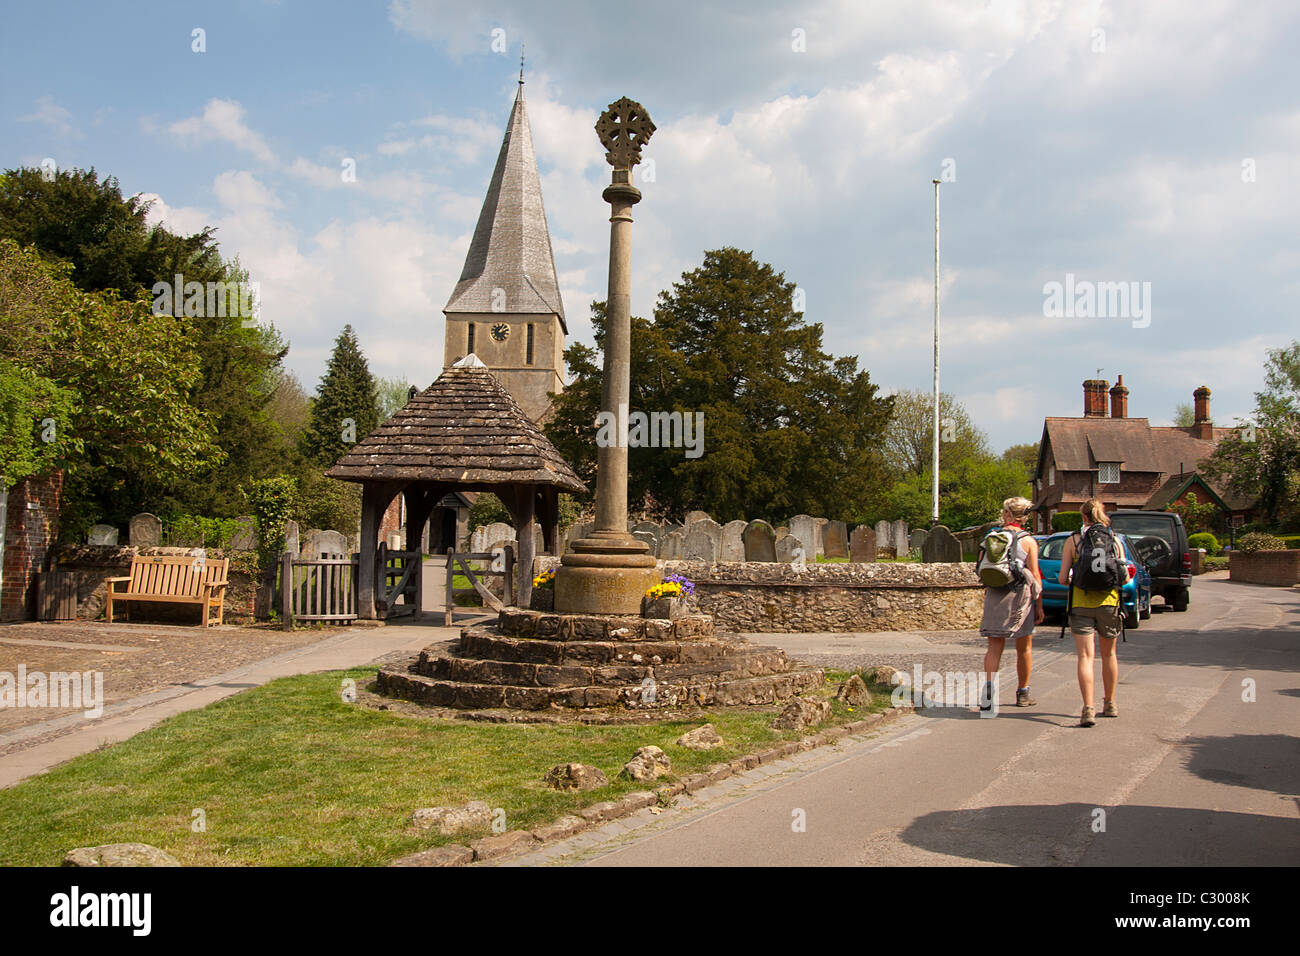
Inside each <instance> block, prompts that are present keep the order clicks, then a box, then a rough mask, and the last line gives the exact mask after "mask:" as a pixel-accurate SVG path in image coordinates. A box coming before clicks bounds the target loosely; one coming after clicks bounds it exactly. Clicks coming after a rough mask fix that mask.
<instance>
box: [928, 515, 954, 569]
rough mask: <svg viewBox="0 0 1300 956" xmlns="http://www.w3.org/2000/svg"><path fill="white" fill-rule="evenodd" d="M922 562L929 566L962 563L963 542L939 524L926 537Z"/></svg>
mask: <svg viewBox="0 0 1300 956" xmlns="http://www.w3.org/2000/svg"><path fill="white" fill-rule="evenodd" d="M921 560H922V561H925V562H926V563H928V564H939V563H951V564H955V563H958V562H960V561H961V542H960V541H958V540H957V539H956V538H954V537H953V536H952V532H951V531H949V530H948V529H947V528H946V527H944V526H943V525H941V524H937V525H935V526H934V527H933V528H931V529H930V533H929V534H927V535H926V536H925V544H924V545H923V546H922V548H921Z"/></svg>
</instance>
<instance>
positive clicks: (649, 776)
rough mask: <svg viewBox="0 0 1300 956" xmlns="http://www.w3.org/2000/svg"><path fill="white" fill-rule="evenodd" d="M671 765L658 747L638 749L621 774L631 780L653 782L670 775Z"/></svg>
mask: <svg viewBox="0 0 1300 956" xmlns="http://www.w3.org/2000/svg"><path fill="white" fill-rule="evenodd" d="M672 769H673V763H672V761H671V760H669V759H668V755H667V754H666V753H664V752H663V751H662V750H660V749H659V748H658V747H655V746H653V745H652V746H649V747H638V748H637V751H636V753H634V754H633V755H632V759H631V760H629V761H628V762H627V763H625V764H624V765H623V773H624V774H625V775H626V776H627V777H629V778H631V779H632V780H654V779H656V778H658V777H662V776H663V775H664V774H666V773H670V772H671V771H672Z"/></svg>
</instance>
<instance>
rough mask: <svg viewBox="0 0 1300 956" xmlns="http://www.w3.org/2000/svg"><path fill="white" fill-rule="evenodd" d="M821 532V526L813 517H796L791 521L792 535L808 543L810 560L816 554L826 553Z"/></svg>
mask: <svg viewBox="0 0 1300 956" xmlns="http://www.w3.org/2000/svg"><path fill="white" fill-rule="evenodd" d="M820 531H821V526H820V525H818V524H817V519H816V518H814V517H812V516H811V515H795V516H794V517H793V518H791V519H790V533H791V534H792V535H794V536H795V537H796V538H798V539H799V540H800V541H806V542H807V545H806V546H807V549H808V556H809V559H811V558H812V556H813V554H814V553H816V554H825V553H826V551H825V548H824V547H823V545H822V536H821V534H820V533H819V532H820Z"/></svg>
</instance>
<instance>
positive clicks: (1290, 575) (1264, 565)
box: [1228, 551, 1300, 587]
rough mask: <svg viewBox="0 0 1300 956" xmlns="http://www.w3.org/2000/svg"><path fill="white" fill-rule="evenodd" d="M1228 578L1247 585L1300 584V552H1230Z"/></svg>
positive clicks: (1283, 585)
mask: <svg viewBox="0 0 1300 956" xmlns="http://www.w3.org/2000/svg"><path fill="white" fill-rule="evenodd" d="M1228 577H1229V578H1230V579H1231V580H1233V581H1243V582H1245V583H1246V584H1272V585H1275V586H1278V587H1293V586H1294V585H1297V584H1300V551H1250V552H1246V551H1229V552H1228Z"/></svg>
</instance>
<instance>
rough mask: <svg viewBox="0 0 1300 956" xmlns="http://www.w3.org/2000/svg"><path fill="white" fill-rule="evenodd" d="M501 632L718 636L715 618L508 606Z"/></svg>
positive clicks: (556, 637)
mask: <svg viewBox="0 0 1300 956" xmlns="http://www.w3.org/2000/svg"><path fill="white" fill-rule="evenodd" d="M496 629H497V631H498V632H499V633H500V634H502V635H504V636H506V637H527V638H542V639H545V640H553V641H692V640H711V639H712V638H713V637H714V629H713V618H711V617H709V616H707V615H705V614H688V615H686V616H684V617H680V618H677V619H676V620H672V621H668V620H658V619H654V618H640V617H614V616H601V615H596V614H555V613H551V612H549V611H530V610H526V609H524V608H514V607H508V608H505V609H503V610H502V611H501V612H500V614H499V615H498V616H497V625H496Z"/></svg>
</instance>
